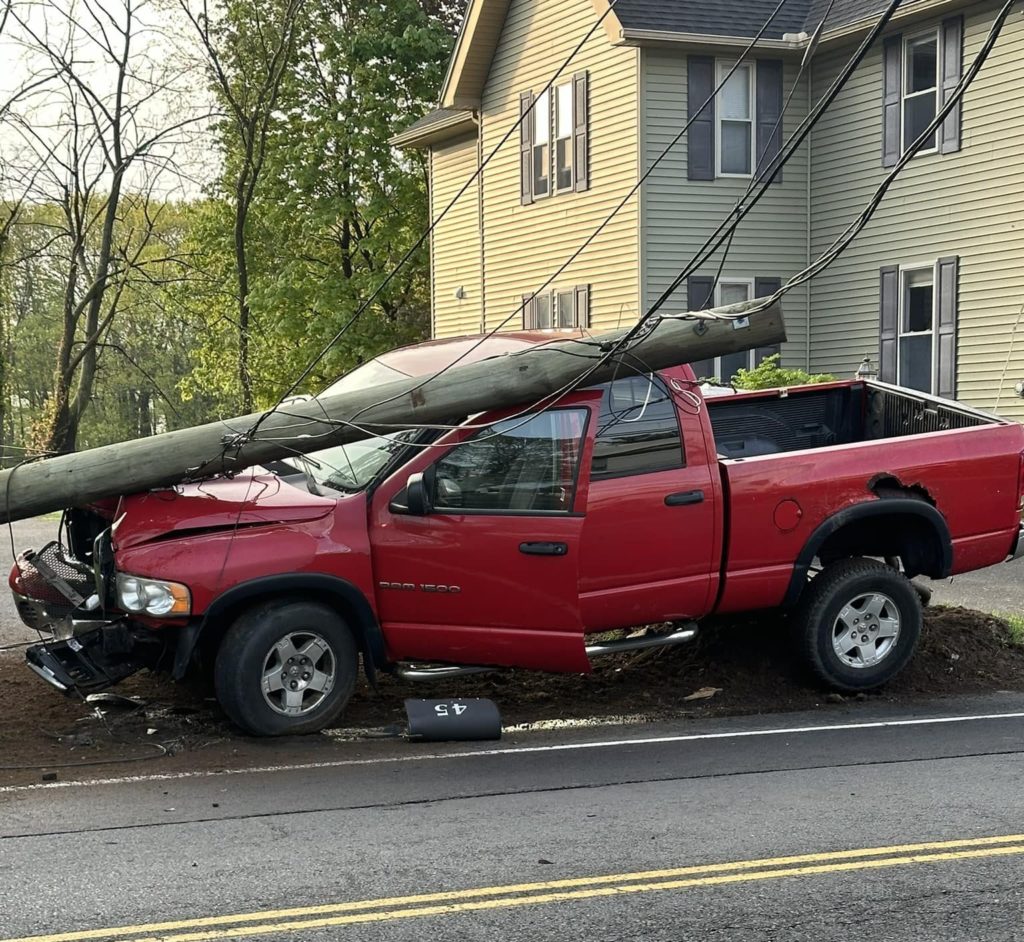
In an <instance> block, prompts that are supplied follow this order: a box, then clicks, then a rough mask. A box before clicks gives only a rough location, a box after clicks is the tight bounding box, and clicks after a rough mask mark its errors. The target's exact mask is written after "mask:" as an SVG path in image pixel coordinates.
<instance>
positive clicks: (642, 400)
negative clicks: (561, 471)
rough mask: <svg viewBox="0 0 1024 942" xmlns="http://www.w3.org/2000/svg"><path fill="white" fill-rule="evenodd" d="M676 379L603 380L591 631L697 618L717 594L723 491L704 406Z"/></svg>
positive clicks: (593, 494) (584, 588)
mask: <svg viewBox="0 0 1024 942" xmlns="http://www.w3.org/2000/svg"><path fill="white" fill-rule="evenodd" d="M670 383H672V380H671V379H669V380H668V382H665V381H663V380H662V379H661V378H658V377H653V378H652V377H651V376H626V377H624V378H622V379H619V380H616V381H615V382H613V383H609V384H606V385H605V386H604V387H603V397H602V400H601V408H600V413H599V417H598V423H597V432H596V441H595V444H594V457H593V460H592V471H591V481H590V490H589V497H588V501H587V515H586V519H585V520H584V522H583V548H582V551H581V554H580V607H581V610H582V612H583V620H584V625H585V627H586V629H587V630H589V631H594V630H601V629H606V628H620V627H624V626H630V625H645V624H652V623H656V622H660V621H679V620H684V619H688V618H695V617H699V616H701V615H704V614H706V613H707V612H708V611H709V610H710V608H711V606H712V599H713V597H714V592H716V591H717V587H718V568H719V560H720V558H721V522H720V514H721V508H720V506H719V494H720V491H719V488H718V486H717V481H716V478H715V475H716V474H717V472H718V466H717V461H716V457H715V456H714V455H710V454H709V453H708V447H707V445H706V443H705V438H704V431H703V427H702V424H701V421H700V410H701V409H703V408H704V403H703V401H702V399H701V397H700V394H699V393H696V394H694V393H691V392H688V391H686V390H685V387H683V386H681V385H679V384H676V385H679V388H678V389H676V388H675V387H674V386H671V387H670V385H669V384H670ZM680 420H682V421H680Z"/></svg>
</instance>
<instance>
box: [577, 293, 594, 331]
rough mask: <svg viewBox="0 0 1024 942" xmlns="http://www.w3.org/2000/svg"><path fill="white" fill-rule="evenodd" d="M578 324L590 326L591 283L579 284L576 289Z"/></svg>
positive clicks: (578, 325)
mask: <svg viewBox="0 0 1024 942" xmlns="http://www.w3.org/2000/svg"><path fill="white" fill-rule="evenodd" d="M574 293H575V295H576V297H575V299H574V300H575V303H576V326H577V327H589V326H590V285H577V286H576V289H575V292H574Z"/></svg>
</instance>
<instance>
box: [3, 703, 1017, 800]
mask: <svg viewBox="0 0 1024 942" xmlns="http://www.w3.org/2000/svg"><path fill="white" fill-rule="evenodd" d="M1020 719H1024V712H1020V713H982V714H978V715H975V716H937V717H928V718H925V719H915V720H879V721H877V722H873V723H834V724H831V725H826V726H790V727H784V728H782V729H748V730H739V731H736V732H726V733H692V734H690V735H683V736H653V737H649V738H646V739H611V740H599V741H597V742H573V743H554V744H552V745H547V746H512V747H509V748H504V749H472V750H469V749H467V750H463V751H461V752H428V753H423V754H414V755H403V756H381V757H379V758H375V759H336V760H333V761H330V762H305V763H296V764H294V765H264V766H254V767H249V768H243V769H206V770H201V771H195V772H157V773H155V774H153V775H126V776H122V777H119V778H97V779H83V780H69V781H66V782H36V783H33V784H31V785H3V786H0V795H9V794H13V793H15V792H29V791H41V790H44V789H52V788H76V787H93V786H96V785H123V784H130V783H140V782H170V781H177V780H179V779H191V778H222V777H224V776H228V775H261V774H267V773H272V772H302V771H308V770H312V769H340V768H348V767H351V766H362V765H393V764H395V763H399V762H433V761H438V760H448V759H476V758H480V757H482V756H515V755H524V754H527V753H537V752H570V751H575V750H579V749H615V748H618V747H620V746H657V745H664V744H668V743H685V742H704V741H708V740H713V739H750V738H753V737H758V736H796V735H803V734H807V733H834V732H843V731H848V730H858V729H893V728H896V727H905V726H938V725H945V724H951V723H977V722H984V721H986V720H1020ZM1022 750H1024V742H1022Z"/></svg>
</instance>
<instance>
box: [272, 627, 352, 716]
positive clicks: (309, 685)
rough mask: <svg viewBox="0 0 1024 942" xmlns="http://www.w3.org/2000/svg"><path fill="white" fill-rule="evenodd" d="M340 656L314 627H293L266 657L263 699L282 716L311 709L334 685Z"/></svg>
mask: <svg viewBox="0 0 1024 942" xmlns="http://www.w3.org/2000/svg"><path fill="white" fill-rule="evenodd" d="M337 672H338V668H337V660H336V659H335V657H334V651H332V650H331V646H330V645H329V644H328V643H327V642H326V641H325V640H324V639H323V638H322V637H321V636H320V635H318V634H317V633H316V632H315V631H293V632H291V633H290V634H287V635H285V636H284V637H283V638H281V639H280V640H279V641H278V642H277V643H276V644H275V645H274V646H273V647H272V648H271V649H270V650H269V651H268V652H267V656H266V657H265V658H264V659H263V677H262V682H261V687H262V690H263V699H264V700H265V701H266V702H267V706H269V707H270V709H272V710H273V711H274V712H275V713H280V714H281V715H282V716H305V715H306V714H307V713H312V712H313V711H314V710H315V709H316V708H317V707H318V706H320V704H321V703H323V702H324V700H325V699H326V697H327V695H328V694H329V693H330V692H331V690H333V689H334V681H335V678H336V676H337Z"/></svg>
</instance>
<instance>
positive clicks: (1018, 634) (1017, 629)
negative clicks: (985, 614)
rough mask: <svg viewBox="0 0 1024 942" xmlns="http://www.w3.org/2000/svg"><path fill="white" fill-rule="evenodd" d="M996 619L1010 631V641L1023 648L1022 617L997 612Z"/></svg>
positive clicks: (1023, 624)
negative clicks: (1004, 623) (1002, 622)
mask: <svg viewBox="0 0 1024 942" xmlns="http://www.w3.org/2000/svg"><path fill="white" fill-rule="evenodd" d="M996 617H997V618H1001V619H1002V620H1003V621H1004V622H1006V627H1007V628H1008V629H1009V631H1010V641H1012V642H1013V643H1014V644H1019V645H1021V646H1022V647H1024V615H1013V614H1009V613H1006V612H999V613H998V614H997V616H996Z"/></svg>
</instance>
